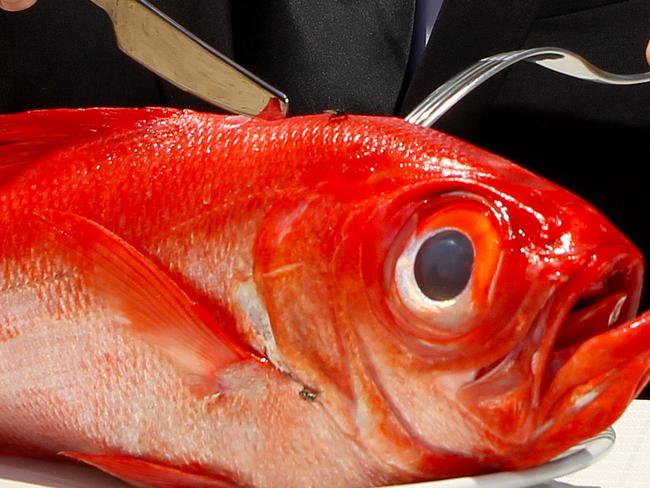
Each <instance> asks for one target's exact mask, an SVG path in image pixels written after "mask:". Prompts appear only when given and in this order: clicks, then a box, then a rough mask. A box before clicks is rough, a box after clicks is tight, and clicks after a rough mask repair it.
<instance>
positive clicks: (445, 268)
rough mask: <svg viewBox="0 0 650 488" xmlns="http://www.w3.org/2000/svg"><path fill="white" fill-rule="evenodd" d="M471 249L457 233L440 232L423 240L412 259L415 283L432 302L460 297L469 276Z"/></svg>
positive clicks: (467, 241)
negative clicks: (413, 259) (413, 261)
mask: <svg viewBox="0 0 650 488" xmlns="http://www.w3.org/2000/svg"><path fill="white" fill-rule="evenodd" d="M473 264H474V246H473V245H472V241H470V240H469V238H468V237H467V236H466V235H465V234H463V233H462V232H460V231H457V230H444V231H442V232H438V233H437V234H435V235H433V236H431V237H429V238H428V239H426V240H425V241H424V242H423V243H422V245H421V246H420V249H419V251H418V253H417V256H416V257H415V263H414V272H415V281H416V282H417V284H418V286H419V287H420V290H421V291H422V293H424V294H425V295H426V296H427V297H429V298H431V299H432V300H436V301H444V300H451V299H452V298H455V297H457V296H458V295H460V294H461V293H462V291H463V290H464V289H465V287H466V286H467V283H468V282H469V279H470V277H471V275H472V266H473Z"/></svg>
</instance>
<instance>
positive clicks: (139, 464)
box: [59, 452, 242, 488]
mask: <svg viewBox="0 0 650 488" xmlns="http://www.w3.org/2000/svg"><path fill="white" fill-rule="evenodd" d="M59 454H61V455H62V456H65V457H68V458H71V459H75V460H77V461H80V462H82V463H85V464H89V465H90V466H93V467H95V468H98V469H101V470H102V471H104V472H106V473H108V474H110V475H111V476H115V477H116V478H120V479H122V480H124V481H126V482H127V483H131V484H133V485H136V486H151V487H153V488H172V487H173V488H232V487H236V486H242V485H240V484H238V483H236V482H235V481H233V480H232V479H230V478H228V477H227V476H223V475H220V474H214V473H207V472H205V471H204V470H202V469H201V468H199V467H198V466H197V467H195V466H188V467H186V468H175V467H173V466H169V465H167V464H162V463H156V462H152V461H145V460H143V459H139V458H136V457H131V456H115V455H100V454H83V453H79V452H61V453H59Z"/></svg>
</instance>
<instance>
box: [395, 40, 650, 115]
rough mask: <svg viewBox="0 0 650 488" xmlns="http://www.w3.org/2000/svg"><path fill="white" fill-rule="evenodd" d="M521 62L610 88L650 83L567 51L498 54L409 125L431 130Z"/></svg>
mask: <svg viewBox="0 0 650 488" xmlns="http://www.w3.org/2000/svg"><path fill="white" fill-rule="evenodd" d="M519 61H529V62H532V63H535V64H537V65H539V66H542V67H544V68H547V69H550V70H553V71H557V72H559V73H562V74H565V75H568V76H572V77H574V78H579V79H583V80H588V81H593V82H598V83H605V84H611V85H632V84H638V83H647V82H650V73H639V74H633V75H618V74H614V73H609V72H607V71H604V70H602V69H600V68H598V67H596V66H594V65H592V64H591V63H589V62H588V61H587V60H586V59H584V58H582V57H581V56H578V55H577V54H575V53H573V52H571V51H567V50H565V49H560V48H555V47H540V48H533V49H525V50H521V51H512V52H507V53H500V54H495V55H494V56H490V57H488V58H483V59H482V60H480V61H478V62H477V63H475V64H473V65H472V66H470V67H469V68H467V69H466V70H464V71H462V72H461V73H459V74H458V75H456V76H454V77H453V78H451V79H450V80H449V81H447V82H446V83H444V84H443V85H441V86H440V87H438V88H437V89H436V90H435V91H434V92H432V93H431V94H430V95H429V96H428V97H427V98H426V99H425V100H424V101H422V103H420V104H419V105H418V106H417V107H416V108H415V109H414V110H413V111H411V113H410V114H408V115H407V116H406V118H405V120H406V121H407V122H410V123H412V124H417V125H421V126H424V127H431V126H432V125H433V124H434V123H435V122H436V121H437V120H438V119H439V118H440V117H442V116H443V115H444V114H445V113H446V112H447V111H448V110H449V109H450V108H451V107H452V106H454V105H455V104H456V103H457V102H458V101H459V100H460V99H461V98H463V97H464V96H465V95H467V94H468V93H469V92H470V91H472V90H474V89H475V88H476V87H477V86H479V85H480V84H481V83H483V82H484V81H486V80H487V79H489V78H491V77H492V76H494V75H495V74H497V73H499V72H500V71H503V70H504V69H506V68H508V67H509V66H512V65H513V64H515V63H518V62H519Z"/></svg>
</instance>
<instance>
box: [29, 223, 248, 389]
mask: <svg viewBox="0 0 650 488" xmlns="http://www.w3.org/2000/svg"><path fill="white" fill-rule="evenodd" d="M38 216H39V217H40V218H42V219H43V220H45V222H46V223H48V224H49V225H51V226H52V227H54V228H55V229H56V230H57V231H58V233H59V234H60V236H61V237H62V238H63V240H64V242H65V243H66V245H67V246H69V247H70V248H71V249H72V250H74V251H76V253H77V254H78V255H79V257H80V259H81V260H82V266H83V270H84V272H85V273H86V275H87V278H88V279H89V281H90V283H91V285H92V286H94V288H95V291H96V293H97V294H98V295H99V296H102V297H104V298H106V300H107V302H108V305H109V306H110V307H112V308H114V309H115V310H116V311H117V312H118V313H119V314H120V315H122V316H123V317H125V318H126V320H127V321H128V322H129V326H125V328H127V327H128V330H131V331H133V332H134V333H136V334H137V335H138V336H139V337H141V338H142V339H144V340H145V341H146V342H147V343H149V344H151V345H153V346H154V347H156V348H158V349H159V350H160V351H161V352H163V353H164V354H165V355H166V356H167V357H168V358H169V359H170V360H172V361H173V363H174V364H175V365H176V366H177V367H178V369H179V371H181V373H182V374H183V376H184V378H185V380H186V381H187V383H188V384H189V385H190V386H191V387H192V390H193V392H194V393H195V394H197V395H199V396H205V395H210V394H214V393H217V392H218V391H220V388H219V385H218V381H217V375H218V373H219V371H220V370H221V369H222V368H224V367H226V366H228V365H230V364H232V363H235V362H239V361H242V360H245V359H250V358H252V357H253V355H252V353H251V352H249V351H247V350H246V349H244V348H243V347H241V346H240V345H239V344H238V343H237V342H236V341H235V340H234V339H233V338H231V337H230V336H229V335H228V334H227V333H226V332H225V331H224V330H223V329H222V328H221V327H220V326H219V324H217V323H216V322H215V321H214V319H213V318H212V317H211V316H210V314H209V313H208V312H206V311H205V309H203V308H202V307H201V306H200V305H199V304H198V303H196V302H195V301H193V300H192V299H191V298H190V297H189V296H188V295H187V293H185V291H183V290H182V289H181V287H180V286H178V284H176V282H175V281H174V280H173V279H172V278H171V277H170V276H169V275H168V274H167V273H166V272H165V271H164V270H162V269H161V268H160V267H159V266H158V265H156V264H155V263H154V262H153V261H152V260H151V259H150V258H148V257H147V256H145V255H143V254H142V253H140V252H139V251H138V250H137V249H135V248H134V247H133V246H131V245H130V244H128V243H127V242H126V241H124V240H123V239H121V238H120V237H118V236H117V235H115V234H113V233H112V232H110V231H109V230H108V229H106V228H104V227H102V226H101V225H99V224H98V223H96V222H94V221H92V220H89V219H87V218H85V217H81V216H79V215H76V214H71V213H65V212H60V211H57V210H44V211H41V212H40V213H39V215H38Z"/></svg>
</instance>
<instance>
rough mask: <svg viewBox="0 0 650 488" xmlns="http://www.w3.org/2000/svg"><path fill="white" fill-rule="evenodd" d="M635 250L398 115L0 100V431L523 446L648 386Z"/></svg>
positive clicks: (169, 481) (469, 461)
mask: <svg viewBox="0 0 650 488" xmlns="http://www.w3.org/2000/svg"><path fill="white" fill-rule="evenodd" d="M441 256H442V257H441ZM441 260H442V261H441ZM441 263H442V264H441ZM642 273H643V263H642V258H641V255H640V253H639V251H638V250H637V249H636V248H635V247H634V246H633V245H632V244H631V243H630V242H629V241H628V240H627V239H626V238H625V237H624V236H623V235H622V234H621V233H620V232H619V231H618V230H616V229H615V228H614V227H613V226H612V225H611V224H610V223H609V222H608V221H607V220H606V219H605V218H604V217H602V216H601V215H600V214H599V213H598V212H597V211H596V210H594V209H593V208H592V207H591V206H589V205H588V204H587V203H585V202H584V201H582V200H581V199H579V198H578V197H576V196H574V195H572V194H570V193H569V192H567V191H566V190H563V189H561V188H559V187H557V186H555V185H553V184H552V183H550V182H548V181H546V180H544V179H542V178H539V177H537V176H535V175H533V174H531V173H529V172H527V171H525V170H523V169H521V168H519V167H517V166H515V165H514V164H512V163H510V162H507V161H505V160H503V159H501V158H498V157H496V156H494V155H491V154H489V153H486V152H484V151H482V150H480V149H477V148H475V147H472V146H470V145H469V144H466V143H463V142H461V141H459V140H457V139H454V138H452V137H449V136H447V135H444V134H441V133H438V132H436V131H432V130H428V129H423V128H420V127H415V126H411V125H409V124H406V123H405V122H403V121H401V120H399V119H394V118H382V117H363V116H347V115H327V114H323V115H314V116H308V117H296V118H289V119H285V120H279V121H264V120H258V119H248V118H244V117H232V116H230V117H227V116H218V115H213V114H199V113H194V112H189V111H178V110H173V109H88V110H53V111H41V112H31V113H26V114H16V115H7V116H2V117H0V449H1V450H3V451H4V452H10V453H22V454H26V455H62V456H67V457H69V458H73V459H76V460H80V461H83V462H86V463H88V464H91V465H94V466H97V467H99V468H101V469H103V470H105V471H107V472H109V473H111V474H114V475H115V476H118V477H120V478H122V479H124V480H125V481H128V482H130V483H134V484H138V485H146V486H260V487H266V486H269V487H271V486H378V485H381V484H388V483H400V482H409V481H417V480H424V479H436V478H445V477H451V476H460V475H470V474H477V473H483V472H488V471H493V470H499V469H515V468H522V467H528V466H531V465H535V464H539V463H541V462H544V461H546V460H548V459H550V458H551V457H553V456H555V455H557V454H559V453H560V452H562V451H563V450H565V449H567V448H568V447H570V446H571V445H573V444H575V443H577V442H579V441H580V440H583V439H585V438H587V437H589V436H591V435H594V434H596V433H598V432H599V431H601V430H602V429H604V428H605V427H607V426H608V425H610V424H611V423H612V422H613V421H614V420H615V419H616V418H617V417H618V416H620V414H621V413H622V412H623V410H624V408H625V407H626V406H627V404H628V403H629V402H630V401H631V400H632V399H633V398H634V396H635V395H636V394H637V393H638V391H640V389H641V388H642V387H643V385H644V384H645V383H646V382H647V379H648V371H649V370H650V365H649V358H650V352H649V350H650V325H648V321H650V318H649V316H648V315H646V314H644V315H641V316H639V317H636V318H635V314H636V310H637V307H638V302H639V295H640V286H641V281H642Z"/></svg>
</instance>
